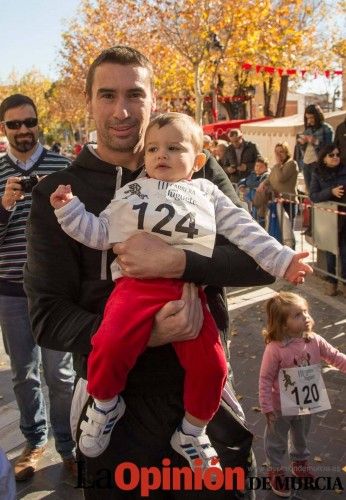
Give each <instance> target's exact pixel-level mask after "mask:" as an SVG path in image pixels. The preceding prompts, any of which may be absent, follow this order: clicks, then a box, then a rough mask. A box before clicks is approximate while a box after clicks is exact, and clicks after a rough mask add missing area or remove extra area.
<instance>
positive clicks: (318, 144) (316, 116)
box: [297, 104, 334, 194]
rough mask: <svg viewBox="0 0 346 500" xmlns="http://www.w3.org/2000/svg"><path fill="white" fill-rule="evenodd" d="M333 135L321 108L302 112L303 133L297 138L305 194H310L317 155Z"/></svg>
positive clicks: (308, 108)
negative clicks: (301, 159) (301, 160)
mask: <svg viewBox="0 0 346 500" xmlns="http://www.w3.org/2000/svg"><path fill="white" fill-rule="evenodd" d="M333 135H334V131H333V128H332V127H331V126H330V125H329V123H327V122H326V121H325V119H324V115H323V113H322V110H321V108H320V107H319V106H318V105H317V104H310V105H309V106H307V107H306V108H305V111H304V132H303V133H302V134H298V136H297V143H298V144H299V146H300V149H301V156H302V158H303V163H302V167H303V175H304V182H305V190H306V191H305V192H306V193H307V194H309V193H310V182H311V177H312V172H313V169H314V168H315V167H316V163H317V157H318V153H319V151H321V149H322V148H323V147H324V146H325V145H327V144H331V143H332V142H333Z"/></svg>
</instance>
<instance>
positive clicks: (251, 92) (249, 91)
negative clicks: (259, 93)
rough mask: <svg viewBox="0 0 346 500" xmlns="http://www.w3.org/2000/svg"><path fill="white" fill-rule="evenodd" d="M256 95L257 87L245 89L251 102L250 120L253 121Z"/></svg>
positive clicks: (250, 86)
mask: <svg viewBox="0 0 346 500" xmlns="http://www.w3.org/2000/svg"><path fill="white" fill-rule="evenodd" d="M255 94H256V87H254V86H253V85H249V86H248V87H245V95H246V97H248V98H249V100H250V120H252V99H253V98H254V97H255Z"/></svg>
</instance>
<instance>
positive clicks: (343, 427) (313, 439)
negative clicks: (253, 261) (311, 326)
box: [229, 277, 346, 500]
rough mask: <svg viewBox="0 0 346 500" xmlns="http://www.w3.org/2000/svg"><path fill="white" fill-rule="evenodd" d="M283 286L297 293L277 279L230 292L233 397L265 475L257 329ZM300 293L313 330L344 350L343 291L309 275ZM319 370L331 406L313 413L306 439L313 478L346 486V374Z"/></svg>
mask: <svg viewBox="0 0 346 500" xmlns="http://www.w3.org/2000/svg"><path fill="white" fill-rule="evenodd" d="M282 288H284V289H285V290H290V291H296V288H295V287H293V286H290V285H288V284H286V282H285V283H283V282H280V281H279V282H277V283H275V285H273V286H271V287H268V288H259V287H258V288H251V289H243V290H239V289H233V291H232V292H231V293H230V294H229V308H230V312H231V318H232V328H231V339H232V344H231V364H232V366H233V370H234V373H235V388H236V393H237V397H238V399H239V400H240V402H241V404H242V406H243V409H244V411H245V414H246V417H247V421H248V425H249V428H250V430H251V431H252V432H253V434H254V436H255V438H254V450H255V454H256V459H257V465H258V476H264V475H265V472H266V467H265V456H264V450H263V433H264V426H265V425H264V424H265V422H264V417H263V416H262V415H261V413H260V412H259V408H258V375H259V368H260V364H261V359H262V353H263V350H264V343H263V340H262V337H261V335H260V332H261V330H262V328H263V327H264V318H265V314H264V304H265V300H266V299H268V298H270V296H271V295H272V293H273V290H279V289H282ZM299 291H300V293H301V294H302V295H303V296H304V297H305V298H306V299H307V300H308V302H309V304H310V308H311V312H312V316H313V317H314V319H315V323H316V324H315V331H316V332H317V333H319V334H320V335H321V336H323V337H324V338H325V339H326V340H327V341H328V342H329V343H330V344H332V345H333V346H335V347H337V348H338V349H340V350H341V351H342V352H346V307H345V306H346V298H344V297H343V296H341V295H339V296H337V297H327V296H325V295H324V294H323V282H322V281H321V280H320V279H318V278H316V277H313V278H308V280H307V283H306V284H305V285H303V286H301V287H299ZM323 373H324V381H325V384H326V387H327V390H328V394H329V399H330V403H331V406H332V409H331V410H330V411H328V412H326V413H325V414H317V415H315V416H313V417H312V418H313V423H312V428H311V431H310V434H309V440H308V442H309V446H310V451H311V464H312V465H313V466H314V467H316V471H315V473H316V475H317V476H323V477H326V476H327V477H331V478H335V477H340V478H341V481H342V484H343V487H344V488H345V486H346V474H345V472H343V471H342V469H343V468H344V471H346V469H345V465H346V433H345V431H346V413H345V401H346V383H345V382H346V375H345V374H342V373H340V372H339V371H338V370H335V369H334V368H332V367H327V366H325V367H324V368H323ZM286 466H288V461H287V462H286ZM333 483H334V480H333ZM321 484H322V483H321ZM323 484H324V483H323ZM339 494H340V493H334V492H331V491H328V492H327V491H324V492H323V491H322V492H318V491H315V492H306V491H305V492H303V491H299V492H297V493H296V495H295V496H294V497H292V498H300V499H306V500H310V499H314V500H315V499H316V500H317V499H320V498H322V496H324V498H328V499H329V498H337V495H339ZM341 496H343V495H341ZM275 498H276V499H277V498H278V497H277V496H276V495H274V494H273V493H271V492H267V493H265V492H263V491H262V492H257V499H259V500H262V499H265V500H273V499H275Z"/></svg>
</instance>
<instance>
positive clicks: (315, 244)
mask: <svg viewBox="0 0 346 500" xmlns="http://www.w3.org/2000/svg"><path fill="white" fill-rule="evenodd" d="M233 187H234V188H235V190H236V192H237V193H238V194H240V195H241V193H239V191H238V186H237V184H233ZM297 198H298V213H297V215H296V217H295V218H294V226H293V231H294V236H295V242H296V250H298V251H301V252H304V251H307V252H309V254H310V255H309V263H310V264H311V267H312V268H313V269H314V272H315V273H316V274H317V275H320V276H321V277H327V276H330V277H333V278H336V279H337V280H338V281H341V282H343V283H346V280H345V279H343V278H342V276H341V266H340V255H339V235H338V227H339V224H340V221H341V218H342V217H346V203H341V202H334V201H328V202H322V203H313V202H312V201H311V200H310V199H309V197H308V196H307V195H304V194H299V195H298V196H295V195H293V194H291V193H281V196H280V197H277V198H273V201H275V202H277V203H279V204H282V203H283V202H286V203H287V202H289V203H290V207H292V212H290V218H292V217H291V216H292V215H293V210H294V206H295V203H296V201H295V200H296V199H297ZM241 200H242V201H244V198H243V196H241ZM282 220H283V218H281V221H282ZM345 223H346V222H345ZM280 229H281V231H282V229H283V228H282V227H280ZM326 251H328V252H331V253H333V254H334V255H335V256H336V274H330V273H328V271H327V267H326V261H325V252H326Z"/></svg>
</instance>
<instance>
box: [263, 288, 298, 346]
mask: <svg viewBox="0 0 346 500" xmlns="http://www.w3.org/2000/svg"><path fill="white" fill-rule="evenodd" d="M302 302H304V304H305V305H306V307H307V309H308V303H307V301H306V300H305V299H304V298H303V297H301V296H300V295H298V294H296V293H292V292H279V293H277V294H276V295H275V296H274V297H272V298H271V299H269V300H268V302H267V305H266V311H267V327H266V328H264V329H263V331H262V335H263V337H264V342H265V343H266V344H269V342H272V341H273V340H282V339H283V338H284V336H285V327H286V323H287V318H288V315H289V310H290V308H291V307H292V306H296V305H299V304H301V303H302Z"/></svg>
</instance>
